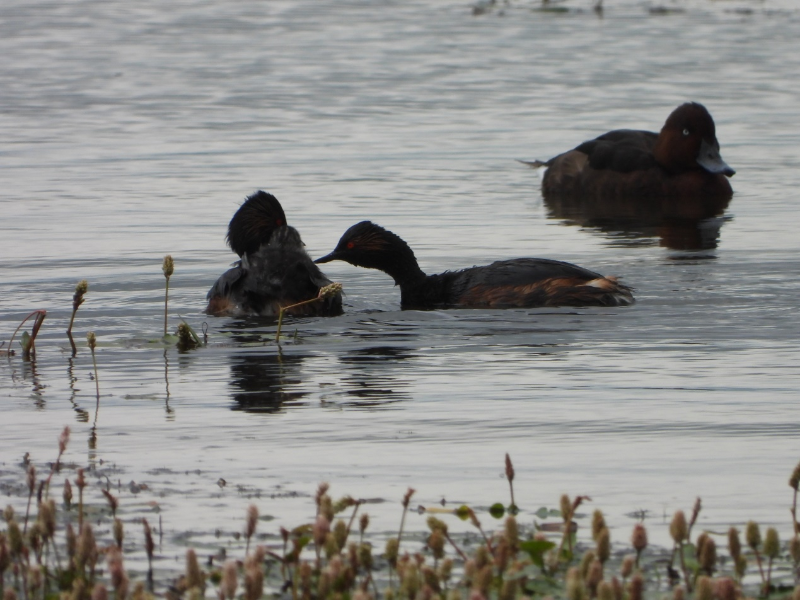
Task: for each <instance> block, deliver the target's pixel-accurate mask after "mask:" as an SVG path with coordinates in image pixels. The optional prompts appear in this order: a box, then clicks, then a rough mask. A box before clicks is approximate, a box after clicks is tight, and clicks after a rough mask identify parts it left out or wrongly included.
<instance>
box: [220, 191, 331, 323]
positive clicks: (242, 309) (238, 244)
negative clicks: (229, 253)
mask: <svg viewBox="0 0 800 600" xmlns="http://www.w3.org/2000/svg"><path fill="white" fill-rule="evenodd" d="M226 239H227V243H228V245H229V246H230V248H231V249H232V250H233V251H234V252H235V253H236V254H238V255H239V257H240V260H238V261H237V262H235V263H234V264H233V265H232V267H231V268H230V269H228V270H227V271H226V272H225V273H223V274H222V275H221V276H220V277H219V279H217V281H216V282H215V283H214V285H213V286H212V287H211V289H210V290H209V292H208V295H207V296H206V299H207V300H208V305H207V306H206V311H205V312H206V313H208V314H210V315H215V316H235V317H244V316H260V317H273V316H277V315H278V313H279V312H280V310H281V308H283V307H287V306H290V305H293V304H297V303H298V302H302V301H304V300H310V299H311V298H315V297H317V296H318V295H319V290H320V288H323V287H325V286H327V285H330V284H331V283H332V282H331V280H330V279H328V278H327V277H326V276H325V275H324V273H322V271H320V269H319V267H318V266H317V265H316V264H314V262H313V261H312V260H311V257H310V256H309V255H308V253H307V252H306V250H305V244H304V243H303V240H302V239H301V237H300V234H299V233H298V231H297V230H296V229H295V228H294V227H292V226H290V225H288V224H287V223H286V214H285V213H284V211H283V207H282V206H281V204H280V202H278V199H277V198H276V197H275V196H273V195H272V194H269V193H267V192H264V191H261V190H259V191H257V192H255V193H254V194H252V195H250V196H249V197H248V198H247V199H245V201H244V203H242V205H241V206H240V207H239V209H238V210H237V211H236V213H235V214H234V215H233V218H232V219H231V221H230V223H229V224H228V234H227V238H226ZM287 312H288V313H289V314H293V315H296V316H335V315H339V314H342V295H341V293H338V294H335V295H333V296H330V297H326V298H324V299H321V300H319V301H318V302H311V303H309V304H305V305H302V306H299V307H296V308H292V309H289V310H288V311H287Z"/></svg>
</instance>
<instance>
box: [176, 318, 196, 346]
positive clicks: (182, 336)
mask: <svg viewBox="0 0 800 600" xmlns="http://www.w3.org/2000/svg"><path fill="white" fill-rule="evenodd" d="M176 335H177V337H178V344H177V345H178V350H180V351H181V352H185V351H187V350H193V349H194V348H197V347H198V346H199V345H200V344H201V342H200V337H199V336H198V335H197V333H195V331H194V329H192V327H191V326H190V325H189V324H188V323H187V322H186V321H181V322H180V323H179V324H178V330H177V332H176Z"/></svg>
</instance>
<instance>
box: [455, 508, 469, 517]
mask: <svg viewBox="0 0 800 600" xmlns="http://www.w3.org/2000/svg"><path fill="white" fill-rule="evenodd" d="M456 516H457V517H458V518H459V519H461V520H462V521H466V520H467V519H469V506H467V505H466V504H462V505H461V506H459V507H458V508H457V509H456Z"/></svg>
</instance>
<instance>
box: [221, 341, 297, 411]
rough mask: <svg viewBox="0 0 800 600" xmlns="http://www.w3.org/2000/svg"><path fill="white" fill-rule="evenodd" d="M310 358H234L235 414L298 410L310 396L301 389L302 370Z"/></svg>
mask: <svg viewBox="0 0 800 600" xmlns="http://www.w3.org/2000/svg"><path fill="white" fill-rule="evenodd" d="M306 358H308V357H307V356H304V355H299V354H283V353H281V352H280V351H278V352H276V353H274V354H266V353H263V354H262V353H247V354H238V355H235V356H233V357H231V387H232V388H233V392H232V397H233V400H234V402H235V403H236V404H235V406H234V407H233V410H242V411H245V412H253V413H276V412H278V411H280V410H281V409H282V408H284V407H289V406H298V405H301V404H302V402H301V401H302V400H303V398H305V397H306V396H307V395H308V393H307V392H306V391H303V390H302V388H301V384H302V377H301V374H300V367H301V365H302V363H303V361H304V360H305V359H306Z"/></svg>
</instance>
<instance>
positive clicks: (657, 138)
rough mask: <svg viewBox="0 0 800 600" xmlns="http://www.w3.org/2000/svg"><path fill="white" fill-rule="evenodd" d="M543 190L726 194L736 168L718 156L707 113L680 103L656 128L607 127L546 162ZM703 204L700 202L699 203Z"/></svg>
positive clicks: (669, 196)
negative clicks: (659, 128) (641, 129)
mask: <svg viewBox="0 0 800 600" xmlns="http://www.w3.org/2000/svg"><path fill="white" fill-rule="evenodd" d="M521 162H523V163H524V164H527V165H529V166H531V167H534V168H539V167H547V171H546V172H545V174H544V178H543V179H542V193H543V195H544V196H545V198H547V197H548V196H562V197H578V196H579V197H581V198H583V199H585V200H586V201H593V200H597V199H600V198H609V197H611V198H660V199H666V200H673V199H676V198H684V199H686V198H689V199H698V200H699V201H701V203H702V201H703V200H704V199H711V201H717V202H718V201H719V199H730V198H731V197H732V195H733V189H732V188H731V184H730V182H729V181H728V179H729V178H730V177H732V176H733V175H734V174H735V173H736V171H734V170H733V169H732V168H731V167H730V166H728V164H727V163H726V162H725V161H724V160H722V156H721V155H720V150H719V142H718V141H717V135H716V127H715V125H714V119H713V118H712V117H711V113H709V112H708V109H706V107H705V106H703V105H702V104H700V103H698V102H686V103H684V104H681V105H680V106H679V107H677V108H676V109H675V110H673V111H672V113H671V114H670V115H669V117H667V120H666V122H665V123H664V126H663V127H662V128H661V131H660V132H659V133H655V132H652V131H638V130H633V129H617V130H614V131H609V132H608V133H604V134H603V135H601V136H599V137H596V138H595V139H593V140H589V141H586V142H584V143H582V144H580V145H579V146H577V147H576V148H573V149H572V150H569V151H567V152H564V153H562V154H559V155H558V156H555V157H553V158H551V159H550V160H547V161H539V160H535V161H521ZM701 209H702V207H701Z"/></svg>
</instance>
